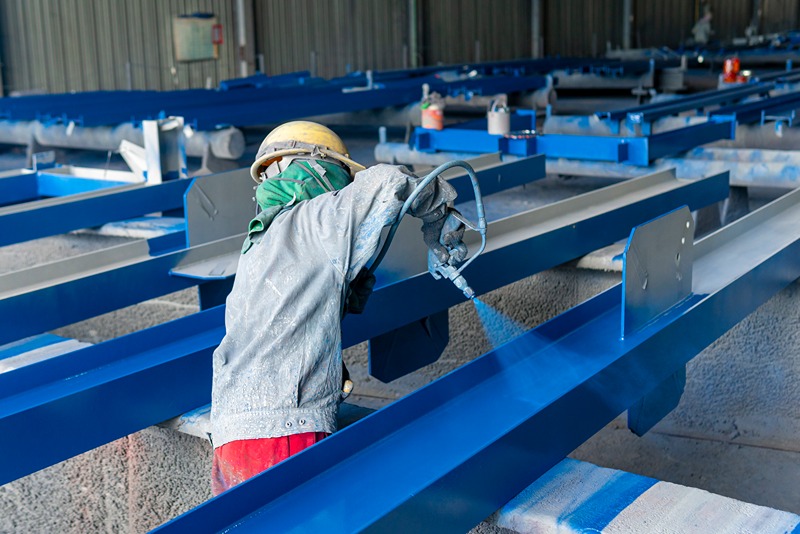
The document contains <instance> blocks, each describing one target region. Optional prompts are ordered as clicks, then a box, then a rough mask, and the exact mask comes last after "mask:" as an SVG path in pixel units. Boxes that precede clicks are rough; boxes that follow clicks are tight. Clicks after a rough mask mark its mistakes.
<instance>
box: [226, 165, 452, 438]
mask: <svg viewBox="0 0 800 534" xmlns="http://www.w3.org/2000/svg"><path fill="white" fill-rule="evenodd" d="M418 182H419V179H418V178H416V177H415V176H410V175H408V174H405V173H404V172H402V171H401V169H400V168H399V167H394V166H390V165H377V166H375V167H371V168H369V169H367V170H365V171H362V172H360V173H358V174H357V175H356V177H355V180H354V181H353V183H352V184H350V185H348V186H347V187H345V188H344V189H342V190H340V191H335V192H333V193H326V194H323V195H320V196H318V197H315V198H313V199H311V200H307V201H303V202H300V203H298V204H297V205H296V206H294V207H293V208H292V209H291V210H288V211H284V212H283V213H281V214H280V215H278V216H277V217H276V218H275V219H274V221H273V222H272V223H271V224H270V226H269V228H268V230H267V231H266V232H264V233H263V234H262V235H261V236H260V239H256V240H255V244H254V245H253V246H252V247H251V248H250V250H249V251H248V252H247V253H246V254H243V255H242V256H241V258H240V259H239V267H238V271H237V275H236V281H235V282H234V286H233V290H232V291H231V294H230V295H229V296H228V300H227V309H226V311H225V327H226V335H225V338H224V339H223V340H222V343H221V344H220V346H219V347H218V348H217V350H216V351H215V352H214V380H213V389H212V407H211V424H212V440H213V444H214V447H220V446H222V445H224V444H225V443H228V442H230V441H234V440H242V439H257V438H268V437H278V436H285V435H289V434H297V433H302V432H334V431H335V430H336V413H337V410H338V407H339V404H340V402H341V400H342V392H341V386H342V349H341V324H340V322H341V313H342V302H343V298H344V296H345V291H346V288H347V283H349V282H350V281H351V280H353V278H354V277H355V276H356V275H357V274H358V272H359V271H360V270H361V268H362V267H363V266H364V265H365V264H366V263H367V261H368V260H369V258H370V257H372V255H373V254H374V253H375V251H376V249H377V247H378V245H379V242H380V234H381V229H382V228H383V227H384V226H386V225H388V224H391V223H392V222H393V221H394V220H395V219H396V218H397V215H398V214H399V212H400V209H401V207H402V205H403V202H404V201H405V200H406V199H407V198H408V196H409V195H410V194H411V192H412V191H413V190H414V187H415V186H416V184H417V183H418ZM455 196H456V194H455V191H454V190H453V188H452V187H451V186H450V185H449V184H447V183H446V182H444V181H442V180H435V181H433V182H432V183H431V184H430V185H429V186H428V187H427V188H426V189H425V191H424V192H423V193H422V194H421V195H420V196H419V197H418V198H417V200H416V201H415V202H414V204H413V205H412V209H411V210H410V213H411V214H412V215H414V216H416V217H420V218H422V219H423V220H430V219H433V218H436V217H440V216H441V215H442V213H443V209H444V206H445V205H446V203H447V202H450V201H452V200H453V199H454V198H455ZM367 313H369V309H367Z"/></svg>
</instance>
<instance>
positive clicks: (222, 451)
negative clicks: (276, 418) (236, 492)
mask: <svg viewBox="0 0 800 534" xmlns="http://www.w3.org/2000/svg"><path fill="white" fill-rule="evenodd" d="M329 435H330V434H328V433H326V432H304V433H302V434H292V435H290V436H281V437H279V438H260V439H242V440H238V441H231V442H230V443H226V444H225V445H223V446H222V447H218V448H216V449H214V460H213V463H212V465H211V491H212V492H213V493H214V495H219V494H220V493H222V492H223V491H226V490H228V489H230V488H232V487H233V486H235V485H237V484H240V483H242V482H244V481H245V480H247V479H248V478H251V477H254V476H255V475H257V474H259V473H261V472H262V471H266V470H267V469H269V468H270V467H272V466H273V465H275V464H277V463H278V462H282V461H283V460H285V459H286V458H288V457H289V456H291V455H293V454H297V453H298V452H300V451H302V450H303V449H307V448H308V447H310V446H312V445H313V444H315V443H317V442H318V441H322V440H323V439H324V438H326V437H328V436H329Z"/></svg>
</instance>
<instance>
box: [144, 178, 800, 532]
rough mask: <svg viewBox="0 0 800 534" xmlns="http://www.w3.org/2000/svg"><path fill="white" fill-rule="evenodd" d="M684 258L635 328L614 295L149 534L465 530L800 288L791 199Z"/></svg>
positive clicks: (614, 291)
mask: <svg viewBox="0 0 800 534" xmlns="http://www.w3.org/2000/svg"><path fill="white" fill-rule="evenodd" d="M686 215H687V216H688V213H687V214H686ZM690 220H691V219H687V222H686V224H687V226H688V225H689V224H690V222H689V221H690ZM646 228H647V226H645V227H644V228H643V229H646ZM634 235H635V234H634ZM632 238H633V237H632ZM689 243H691V240H690V241H689ZM659 244H660V243H658V242H655V243H650V246H651V247H653V248H656V249H657V248H658V246H659ZM689 246H691V245H689ZM694 255H695V262H694V273H693V284H692V293H691V295H690V297H689V298H687V299H686V300H683V301H681V302H679V303H677V304H675V305H674V306H672V307H671V308H669V309H668V310H667V311H666V312H664V313H662V314H661V315H658V316H657V317H655V319H654V320H653V321H652V322H650V323H649V324H647V325H646V326H644V327H643V328H641V329H639V330H636V331H634V332H626V333H625V334H624V336H623V335H621V329H620V324H621V315H622V312H623V307H622V305H621V300H622V298H623V291H625V289H624V288H623V287H622V285H621V284H620V285H617V286H615V287H613V288H611V289H609V290H608V291H606V292H604V293H602V294H600V295H598V296H597V297H594V298H592V299H590V300H588V301H586V302H584V303H583V304H580V305H578V306H576V307H575V308H573V309H571V310H569V311H567V312H566V313H563V314H561V315H560V316H558V317H556V318H555V319H553V320H551V321H549V322H547V323H545V324H543V325H541V326H539V327H537V328H534V329H533V330H531V331H529V332H527V333H526V334H523V335H522V336H520V337H518V338H516V339H514V340H512V341H511V342H509V343H507V344H505V345H503V346H501V347H499V348H497V349H495V350H493V351H491V352H489V353H487V354H485V355H484V356H482V357H480V358H478V359H477V360H474V361H473V362H470V363H468V364H467V365H465V366H463V367H461V368H459V369H457V370H456V371H453V372H452V373H450V374H448V375H447V376H445V377H443V378H441V379H439V380H437V381H436V382H433V383H431V384H429V385H428V386H426V387H424V388H422V389H420V390H418V391H416V392H415V393H412V394H410V395H408V396H406V397H404V398H403V399H401V400H399V401H396V402H395V403H393V404H391V405H389V406H388V407H386V408H384V409H382V410H379V411H378V412H376V413H374V414H372V415H370V416H368V417H366V418H365V419H362V420H361V421H359V422H358V423H355V424H353V425H351V426H349V427H347V428H345V429H343V430H342V431H340V432H337V433H336V434H334V435H333V436H331V437H330V438H327V439H325V440H323V441H322V442H321V443H319V444H317V445H315V446H314V447H311V448H309V449H307V450H305V451H303V452H301V453H299V454H297V455H295V456H292V457H291V458H289V459H288V460H287V461H285V462H282V463H280V464H279V465H277V466H275V467H273V468H271V469H269V470H267V471H266V472H264V473H262V474H261V475H258V476H256V477H254V478H252V479H250V480H248V481H246V482H244V483H243V484H241V485H239V486H236V487H234V488H232V489H231V490H229V491H227V492H225V493H224V494H222V495H220V496H218V497H216V498H215V499H212V500H210V501H208V502H206V503H204V504H202V505H200V506H199V507H197V508H195V509H193V510H191V511H189V512H187V513H185V514H183V515H182V516H180V517H178V518H176V519H175V520H173V521H171V522H169V523H167V524H166V525H164V526H162V527H161V528H160V529H157V531H158V532H165V533H166V532H194V531H204V532H218V531H226V532H227V531H231V530H234V529H235V531H236V532H289V531H309V532H313V531H323V530H324V531H325V532H361V531H371V532H389V531H391V532H397V531H413V532H464V531H466V530H469V529H470V528H472V527H473V526H474V525H476V524H477V523H479V522H480V521H482V520H483V519H484V518H486V517H487V516H488V515H490V514H491V513H493V512H494V511H495V510H497V509H498V508H500V507H501V506H502V505H504V504H505V503H507V502H508V501H509V500H510V499H511V498H513V497H514V496H515V495H517V494H518V493H519V492H520V491H522V490H523V489H524V488H525V487H527V486H528V485H529V484H530V483H531V482H532V481H533V480H535V479H536V478H538V477H539V476H541V475H542V474H544V473H545V472H547V470H549V469H550V468H551V467H553V466H554V465H555V464H556V463H558V462H559V461H560V460H562V459H563V458H564V457H565V456H566V455H567V454H569V452H570V451H572V450H574V449H575V448H576V447H577V446H579V445H580V444H581V443H583V442H584V441H585V440H586V439H588V438H589V437H591V436H592V435H593V434H594V433H595V432H597V431H598V430H600V429H601V428H602V427H603V426H604V425H606V424H607V423H608V422H609V421H611V420H612V419H613V418H614V417H616V416H617V415H618V414H620V413H621V412H623V411H625V410H626V409H628V408H629V407H631V406H632V405H634V404H636V403H637V402H638V401H639V399H641V398H642V396H643V395H646V394H647V393H648V392H650V391H651V390H653V389H654V388H656V387H658V386H659V385H660V384H662V383H663V381H664V380H666V379H668V378H669V377H670V376H671V375H672V374H673V373H675V372H676V371H679V370H681V369H683V368H684V366H685V365H686V363H687V362H688V361H689V360H691V359H692V358H693V357H694V356H695V355H697V354H698V353H699V352H700V351H701V350H702V349H703V348H705V347H707V346H708V345H709V344H711V343H712V342H713V341H714V340H716V339H717V338H718V337H719V336H721V335H723V334H724V333H725V332H726V331H727V330H728V329H730V328H731V327H733V326H734V325H735V324H737V323H738V322H739V321H741V320H742V319H743V318H745V317H746V316H747V315H748V314H749V313H751V312H752V311H754V310H755V309H756V308H757V307H758V306H760V305H761V304H763V303H764V302H766V301H767V300H768V299H769V298H770V297H771V296H772V295H774V294H775V293H776V292H778V291H780V290H781V289H782V288H784V287H786V286H787V285H788V284H790V283H791V282H792V281H794V280H795V279H797V278H798V277H800V192H794V193H791V194H790V195H789V196H788V197H785V198H783V199H780V200H778V201H776V202H775V203H773V204H771V205H768V206H766V207H765V208H762V209H761V210H759V211H757V212H755V213H753V214H751V215H749V216H747V217H745V218H744V219H741V220H739V221H737V222H736V223H734V224H733V225H731V226H729V227H726V228H723V229H722V230H720V231H718V232H717V233H715V234H713V235H711V236H709V237H708V238H706V239H704V240H702V241H701V242H699V243H698V244H697V246H695V247H694ZM730 258H737V260H736V261H735V262H731V260H730ZM626 261H627V260H626ZM626 268H627V266H626ZM648 289H650V288H649V287H648ZM653 289H654V290H656V291H659V290H660V288H656V287H654V288H653ZM521 466H524V468H523V469H521V468H520V467H521ZM342 481H349V483H346V484H343V483H342ZM365 487H368V488H370V491H368V492H364V491H363V488H365Z"/></svg>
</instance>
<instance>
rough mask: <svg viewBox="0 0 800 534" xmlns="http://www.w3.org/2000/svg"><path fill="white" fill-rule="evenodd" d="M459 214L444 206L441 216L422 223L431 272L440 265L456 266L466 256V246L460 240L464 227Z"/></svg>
mask: <svg viewBox="0 0 800 534" xmlns="http://www.w3.org/2000/svg"><path fill="white" fill-rule="evenodd" d="M460 216H461V214H460V213H459V212H458V211H457V210H455V209H453V208H445V209H444V213H443V215H442V217H440V218H439V219H436V220H433V221H429V222H426V223H425V224H423V225H422V235H423V239H424V240H425V244H426V245H427V246H428V270H429V271H431V273H433V272H435V271H436V270H437V267H438V266H441V265H452V266H458V265H459V264H460V263H461V262H463V261H464V259H465V258H466V257H467V246H466V245H465V244H464V242H463V241H462V239H463V237H464V230H465V228H464V223H463V222H461V220H460V219H459V217H460Z"/></svg>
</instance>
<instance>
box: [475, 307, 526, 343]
mask: <svg viewBox="0 0 800 534" xmlns="http://www.w3.org/2000/svg"><path fill="white" fill-rule="evenodd" d="M472 302H473V303H474V304H475V311H477V312H478V318H479V319H480V320H481V324H482V325H483V330H484V332H486V337H487V338H488V339H489V343H491V344H492V347H493V348H496V347H498V346H500V345H502V344H503V343H507V342H508V341H511V340H512V339H514V338H515V337H518V336H521V335H522V334H524V333H525V331H526V330H527V329H526V328H525V327H524V326H522V325H521V324H519V323H517V322H516V321H514V320H513V319H511V318H510V317H508V316H507V315H504V314H503V313H501V312H499V311H497V310H496V309H494V308H492V307H491V306H490V305H489V304H486V303H485V302H483V301H482V300H481V299H479V298H474V299H472Z"/></svg>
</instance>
